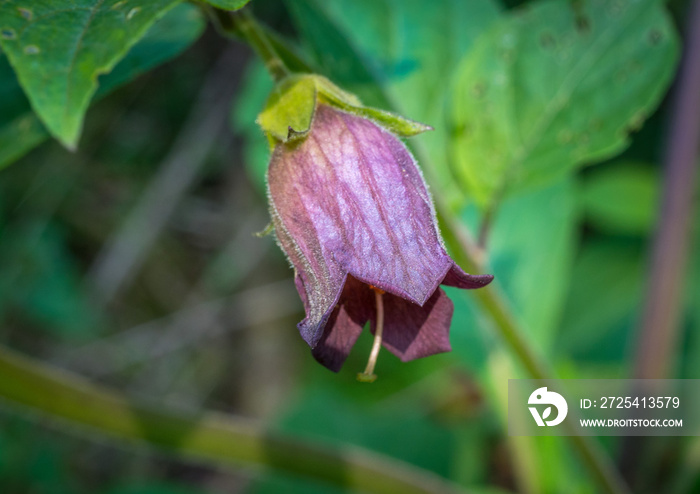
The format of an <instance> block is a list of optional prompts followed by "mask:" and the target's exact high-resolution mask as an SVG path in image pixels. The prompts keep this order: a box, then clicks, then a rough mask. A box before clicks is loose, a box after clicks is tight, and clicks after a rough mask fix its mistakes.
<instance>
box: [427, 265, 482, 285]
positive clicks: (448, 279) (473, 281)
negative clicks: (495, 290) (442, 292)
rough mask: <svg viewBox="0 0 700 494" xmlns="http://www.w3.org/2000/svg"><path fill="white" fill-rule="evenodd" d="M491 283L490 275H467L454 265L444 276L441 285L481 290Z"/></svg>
mask: <svg viewBox="0 0 700 494" xmlns="http://www.w3.org/2000/svg"><path fill="white" fill-rule="evenodd" d="M492 281H493V275H492V274H469V273H465V272H464V271H463V270H462V268H460V267H459V266H457V265H456V264H453V265H452V268H451V269H450V270H449V271H448V272H447V274H446V275H445V279H443V280H442V283H440V284H441V285H446V286H454V287H457V288H481V287H482V286H486V285H488V284H489V283H491V282H492Z"/></svg>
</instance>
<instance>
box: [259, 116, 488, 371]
mask: <svg viewBox="0 0 700 494" xmlns="http://www.w3.org/2000/svg"><path fill="white" fill-rule="evenodd" d="M291 131H292V129H290V133H291ZM268 189H269V200H270V211H271V215H272V220H273V224H274V227H275V232H276V235H277V239H278V242H279V244H280V246H281V247H282V249H283V250H284V252H285V253H286V254H287V256H288V258H289V260H290V261H291V263H292V265H293V267H294V270H295V283H296V287H297V290H298V292H299V295H300V296H301V299H302V301H303V304H304V308H305V311H306V318H305V319H304V320H303V321H301V322H300V323H299V325H298V327H299V331H300V332H301V336H302V337H303V338H304V340H305V341H306V342H307V343H308V344H309V346H310V347H311V348H312V353H313V355H314V357H316V359H317V360H318V361H319V362H321V363H322V364H323V365H325V366H326V367H328V368H329V369H331V370H333V371H338V370H339V369H340V368H341V366H342V365H343V362H344V361H345V359H346V358H347V356H348V354H349V352H350V349H351V348H352V346H353V345H354V343H355V341H356V340H357V338H358V337H359V335H360V333H361V332H362V329H363V327H364V325H365V324H366V323H367V321H369V322H370V331H372V333H374V334H375V347H374V348H373V352H372V354H373V358H374V360H372V358H370V361H371V364H372V365H371V366H368V370H367V371H366V373H367V374H371V371H372V369H373V365H374V361H376V353H377V352H378V350H379V344H380V343H381V344H383V346H384V347H385V348H387V349H388V350H389V351H391V352H392V353H393V354H395V355H396V356H397V357H399V358H400V359H401V360H403V361H409V360H413V359H416V358H419V357H425V356H428V355H432V354H436V353H440V352H446V351H449V350H450V343H449V329H450V322H451V319H452V312H453V306H452V302H451V301H450V300H449V298H448V297H447V296H446V294H445V292H444V291H443V290H442V289H441V288H440V285H441V284H443V285H447V286H454V287H459V288H480V287H483V286H485V285H487V284H488V283H489V282H491V280H492V279H493V277H492V276H491V275H470V274H467V273H465V272H464V271H463V270H462V269H460V268H459V267H458V266H457V265H456V264H455V262H454V261H453V260H452V259H451V258H450V256H449V255H448V254H447V252H446V251H445V247H444V245H443V242H442V238H441V236H440V233H439V231H438V227H437V221H436V218H435V211H434V207H433V203H432V199H431V197H430V194H429V192H428V189H427V187H426V184H425V181H424V180H423V177H422V175H421V172H420V170H419V168H418V166H417V165H416V162H415V160H414V159H413V156H412V155H411V154H410V152H409V151H408V149H407V148H406V147H405V146H404V144H403V143H402V142H401V141H400V140H399V139H398V138H397V137H396V136H395V135H394V134H392V133H391V132H389V131H388V130H387V129H386V128H384V127H383V126H380V125H378V124H377V123H375V122H374V121H373V120H370V119H368V118H364V117H362V116H358V115H356V114H352V113H349V112H346V111H343V110H341V109H339V108H337V107H333V106H329V105H327V104H322V103H319V104H318V105H317V106H316V107H315V112H314V114H313V118H312V120H311V122H310V128H309V129H308V131H307V133H306V134H305V136H304V137H303V139H298V140H296V141H291V140H290V141H288V142H277V143H276V145H275V148H274V151H273V154H272V158H271V161H270V167H269V170H268ZM382 322H383V324H382Z"/></svg>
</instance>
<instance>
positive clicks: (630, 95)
mask: <svg viewBox="0 0 700 494" xmlns="http://www.w3.org/2000/svg"><path fill="white" fill-rule="evenodd" d="M678 51H679V50H678V41H677V36H676V33H675V31H674V28H673V25H672V23H671V21H670V19H669V17H668V15H667V13H666V11H665V9H664V7H663V3H662V2H661V1H660V0H638V1H634V0H581V1H577V2H561V1H558V0H547V1H540V2H537V3H535V4H528V7H527V9H523V10H521V11H520V12H517V13H514V14H512V15H510V16H509V17H508V18H507V19H505V20H503V21H502V22H500V23H499V24H498V25H497V26H495V27H494V28H493V29H492V30H491V31H489V32H488V33H487V34H485V35H484V36H482V37H481V38H480V39H479V41H478V42H477V43H476V46H475V47H474V49H473V50H472V51H471V52H470V53H469V54H468V55H467V56H466V58H465V59H464V61H463V62H462V63H461V66H460V69H459V73H458V77H457V78H456V80H455V86H454V89H453V104H452V108H453V110H452V120H453V125H454V133H455V140H454V145H453V146H452V153H453V156H454V165H455V168H456V169H455V172H456V174H457V175H458V177H459V180H460V182H461V185H462V186H463V187H464V188H465V189H466V190H467V191H468V192H470V193H471V194H472V195H473V196H474V198H475V199H476V200H477V201H478V202H479V203H480V204H482V205H487V204H489V203H492V202H494V201H497V200H499V198H500V197H501V196H503V195H506V194H508V193H510V192H512V191H514V190H517V189H518V188H521V187H526V186H528V185H532V184H536V183H543V182H546V181H549V180H552V179H553V178H554V177H556V176H557V175H561V174H563V173H566V172H567V171H568V170H571V169H573V168H575V167H577V166H581V165H583V164H586V163H592V162H595V161H599V160H602V159H604V158H608V157H610V156H613V155H615V154H617V153H618V152H620V151H621V150H623V149H624V148H625V147H626V146H627V145H628V134H629V132H630V131H631V130H633V129H636V128H638V127H640V126H641V124H642V122H643V121H644V119H645V118H646V116H647V115H649V113H650V112H651V111H653V109H654V108H655V107H656V105H657V104H658V102H659V101H660V99H661V97H662V96H663V94H664V92H665V91H666V88H667V87H668V84H669V83H670V81H671V77H672V75H673V73H674V69H675V66H676V62H677V60H678Z"/></svg>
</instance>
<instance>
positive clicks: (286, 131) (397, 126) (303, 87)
mask: <svg viewBox="0 0 700 494" xmlns="http://www.w3.org/2000/svg"><path fill="white" fill-rule="evenodd" d="M318 103H323V104H326V105H330V106H334V107H336V108H338V109H340V110H343V111H346V112H348V113H353V114H355V115H359V116H361V117H364V118H368V119H371V120H374V121H375V122H376V123H377V124H379V125H381V126H382V127H384V128H386V129H387V130H389V131H390V132H392V133H393V134H396V135H397V136H400V137H411V136H414V135H418V134H420V133H422V132H425V131H427V130H432V127H430V126H428V125H424V124H422V123H420V122H415V121H413V120H409V119H407V118H404V117H402V116H400V115H396V114H395V113H391V112H388V111H384V110H379V109H377V108H370V107H366V106H362V102H360V100H359V99H358V98H357V96H355V95H353V94H350V93H348V92H346V91H343V90H342V89H340V88H339V87H338V86H336V85H335V84H333V83H332V82H331V81H329V80H328V79H326V78H325V77H323V76H320V75H315V74H294V75H291V76H289V77H286V78H285V79H283V80H282V81H280V82H279V83H278V84H277V86H276V87H275V89H273V91H272V93H271V94H270V97H269V98H268V100H267V103H266V104H265V109H264V110H263V111H262V113H260V115H258V118H257V123H258V125H260V127H262V129H263V131H264V132H265V133H266V134H267V135H268V137H269V139H270V142H271V144H273V145H274V144H275V143H277V142H289V141H296V140H299V139H303V138H305V137H306V135H307V134H308V133H309V130H310V129H311V122H312V121H313V117H314V112H315V111H316V105H317V104H318Z"/></svg>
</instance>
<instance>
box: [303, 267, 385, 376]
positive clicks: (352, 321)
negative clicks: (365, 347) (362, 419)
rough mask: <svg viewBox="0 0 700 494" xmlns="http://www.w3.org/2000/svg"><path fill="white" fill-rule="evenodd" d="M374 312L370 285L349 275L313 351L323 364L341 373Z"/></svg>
mask: <svg viewBox="0 0 700 494" xmlns="http://www.w3.org/2000/svg"><path fill="white" fill-rule="evenodd" d="M374 314H375V307H374V295H373V293H372V291H371V290H370V288H369V287H368V286H367V285H365V284H364V283H361V282H359V281H358V280H356V279H355V278H353V277H352V276H348V278H347V281H346V282H345V287H344V288H343V293H342V295H341V296H340V300H339V301H338V304H337V306H336V308H335V310H334V311H333V313H332V314H331V316H330V318H329V319H328V322H327V323H326V328H325V330H324V332H323V336H321V339H320V340H319V341H318V343H317V344H316V346H315V347H314V349H313V350H312V351H311V353H312V354H313V356H314V357H315V358H316V360H318V361H319V362H320V363H321V364H323V365H325V366H326V367H328V368H329V369H330V370H332V371H334V372H338V371H339V370H340V368H341V367H342V366H343V363H344V362H345V359H346V358H347V357H348V354H349V353H350V350H351V349H352V347H353V345H354V344H355V342H356V341H357V338H358V337H359V336H360V333H361V332H362V328H363V327H364V325H365V323H366V322H367V321H368V320H369V319H370V318H373V317H374Z"/></svg>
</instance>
